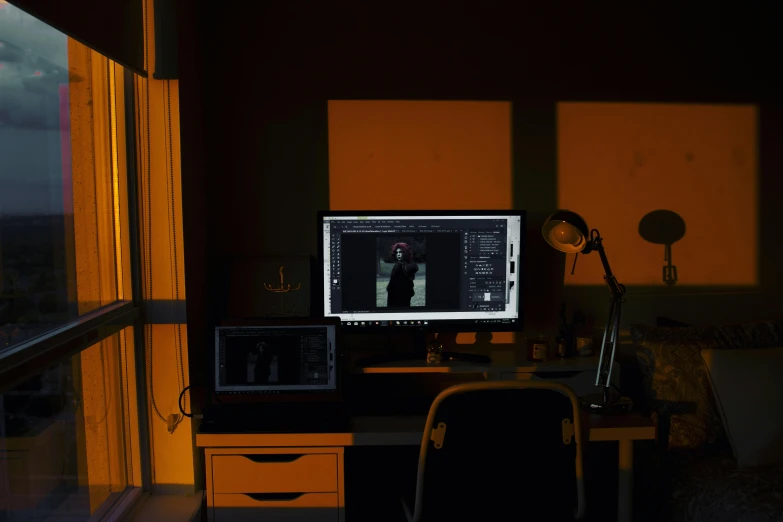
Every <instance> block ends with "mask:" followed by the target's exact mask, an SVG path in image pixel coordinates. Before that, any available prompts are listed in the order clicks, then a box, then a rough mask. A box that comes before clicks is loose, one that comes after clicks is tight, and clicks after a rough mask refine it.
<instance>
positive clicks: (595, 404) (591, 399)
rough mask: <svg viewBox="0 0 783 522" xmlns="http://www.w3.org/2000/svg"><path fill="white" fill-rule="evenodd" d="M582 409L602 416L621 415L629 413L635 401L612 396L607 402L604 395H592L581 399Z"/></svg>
mask: <svg viewBox="0 0 783 522" xmlns="http://www.w3.org/2000/svg"><path fill="white" fill-rule="evenodd" d="M579 402H580V404H581V405H582V409H583V410H585V411H588V412H590V413H598V414H601V415H619V414H623V413H628V412H629V411H631V408H632V407H633V401H632V400H631V399H629V398H628V397H622V396H620V395H616V394H615V395H612V396H610V397H609V400H608V401H606V400H605V397H604V394H603V393H591V394H590V395H585V396H584V397H581V398H580V399H579Z"/></svg>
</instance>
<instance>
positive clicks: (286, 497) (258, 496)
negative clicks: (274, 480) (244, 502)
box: [243, 493, 304, 502]
mask: <svg viewBox="0 0 783 522" xmlns="http://www.w3.org/2000/svg"><path fill="white" fill-rule="evenodd" d="M243 495H245V496H246V497H250V498H252V499H253V500H257V501H259V502H264V501H267V502H270V501H278V502H285V501H291V500H296V499H298V498H299V497H301V496H302V495H304V493H243Z"/></svg>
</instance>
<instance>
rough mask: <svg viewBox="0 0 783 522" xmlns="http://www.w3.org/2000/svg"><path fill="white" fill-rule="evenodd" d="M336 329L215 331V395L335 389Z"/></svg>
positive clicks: (238, 328)
mask: <svg viewBox="0 0 783 522" xmlns="http://www.w3.org/2000/svg"><path fill="white" fill-rule="evenodd" d="M336 328H337V327H336V325H296V326H218V327H217V328H215V391H216V392H218V393H234V394H240V393H244V394H252V393H288V394H298V393H316V392H332V391H335V390H336V389H337V368H336V352H335V349H336V344H335V334H336Z"/></svg>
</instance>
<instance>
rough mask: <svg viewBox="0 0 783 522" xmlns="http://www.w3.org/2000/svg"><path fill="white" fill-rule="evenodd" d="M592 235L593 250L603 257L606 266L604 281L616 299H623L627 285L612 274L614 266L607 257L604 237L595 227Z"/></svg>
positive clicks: (603, 263) (602, 261) (602, 262)
mask: <svg viewBox="0 0 783 522" xmlns="http://www.w3.org/2000/svg"><path fill="white" fill-rule="evenodd" d="M590 235H591V236H592V237H591V238H590V242H591V244H592V248H591V249H592V250H596V251H598V255H599V256H600V258H601V264H602V265H603V266H604V273H605V275H604V281H606V285H607V286H608V287H609V291H610V292H611V293H612V297H614V298H615V299H622V297H623V296H624V295H625V286H623V285H621V284H620V283H618V282H617V278H616V277H614V274H612V267H610V266H609V259H608V258H607V257H606V251H605V250H604V244H603V239H602V238H601V234H600V233H599V232H598V230H597V229H593V230H592V232H590Z"/></svg>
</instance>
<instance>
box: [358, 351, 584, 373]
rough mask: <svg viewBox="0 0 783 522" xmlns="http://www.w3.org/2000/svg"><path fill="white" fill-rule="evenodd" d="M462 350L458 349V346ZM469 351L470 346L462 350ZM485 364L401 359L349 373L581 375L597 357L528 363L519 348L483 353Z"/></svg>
mask: <svg viewBox="0 0 783 522" xmlns="http://www.w3.org/2000/svg"><path fill="white" fill-rule="evenodd" d="M460 348H462V347H460ZM464 348H465V349H464V351H470V345H466V346H465V347H464ZM486 353H487V355H489V357H490V359H492V362H491V363H489V364H480V363H471V362H463V361H455V362H445V363H441V364H427V362H426V361H425V360H423V359H422V360H405V361H395V362H391V363H382V364H376V365H373V366H369V367H366V368H358V367H357V368H351V372H352V373H487V372H493V373H498V372H499V373H533V372H581V371H586V370H596V369H597V368H598V356H595V355H594V356H589V357H567V358H564V359H559V358H558V359H550V360H547V361H544V362H538V363H536V362H531V361H528V360H527V356H526V355H524V354H522V353H521V350H520V349H516V350H513V349H498V350H491V351H489V352H486Z"/></svg>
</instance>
